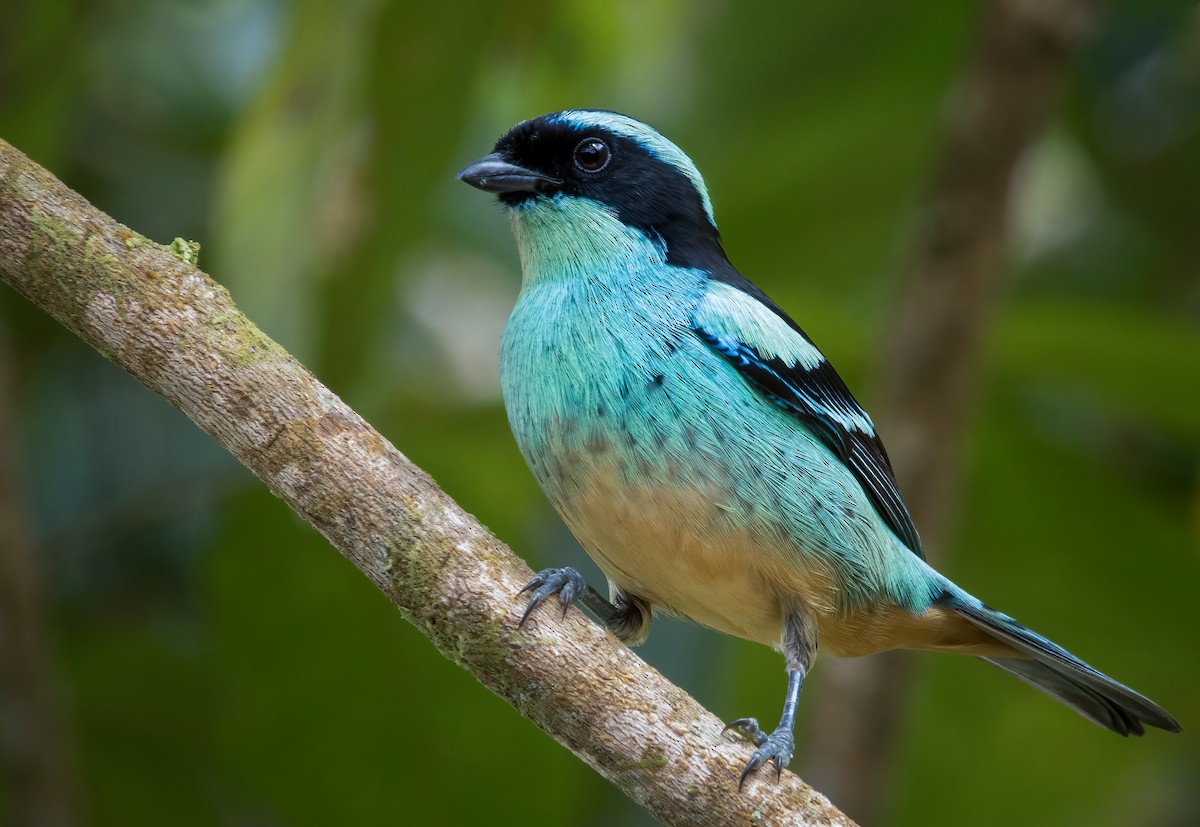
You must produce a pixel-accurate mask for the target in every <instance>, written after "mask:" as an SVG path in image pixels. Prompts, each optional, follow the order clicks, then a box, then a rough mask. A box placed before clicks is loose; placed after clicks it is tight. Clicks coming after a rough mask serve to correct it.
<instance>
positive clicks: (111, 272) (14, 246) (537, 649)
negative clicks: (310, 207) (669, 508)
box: [0, 141, 851, 825]
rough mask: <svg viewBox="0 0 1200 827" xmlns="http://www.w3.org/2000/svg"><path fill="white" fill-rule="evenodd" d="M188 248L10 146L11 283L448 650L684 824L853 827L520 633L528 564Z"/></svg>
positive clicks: (628, 667) (570, 629) (694, 724)
mask: <svg viewBox="0 0 1200 827" xmlns="http://www.w3.org/2000/svg"><path fill="white" fill-rule="evenodd" d="M177 252H179V251H177ZM186 257H187V256H186V255H184V256H182V257H177V255H175V254H172V252H171V251H169V250H168V249H167V248H164V247H162V246H160V245H158V244H155V243H153V242H151V241H149V240H147V239H146V238H144V237H142V236H140V235H138V234H137V233H135V232H133V231H131V230H129V229H127V228H126V227H123V226H121V225H120V224H118V223H116V222H115V221H113V220H112V219H111V218H109V217H108V216H106V215H104V214H103V213H101V212H100V211H98V210H96V209H95V208H94V207H92V206H91V205H90V204H88V203H87V202H86V201H84V199H83V198H81V197H80V196H78V195H77V194H75V193H73V192H72V191H70V190H69V189H67V188H66V187H65V186H64V185H63V184H62V183H60V182H59V181H57V180H55V179H54V178H53V176H51V175H50V174H49V173H48V172H46V171H45V170H43V169H41V168H40V167H38V166H37V165H36V164H34V163H33V162H32V161H30V160H29V159H28V158H26V157H25V156H23V155H22V154H21V153H19V152H17V151H16V150H15V149H13V148H12V147H11V146H10V145H8V144H6V143H4V142H3V141H0V278H3V280H4V281H7V282H8V283H9V284H11V285H12V286H13V287H15V288H16V289H17V290H18V291H20V292H21V293H22V294H24V295H25V296H26V297H28V298H29V299H30V301H32V302H34V303H35V304H37V305H39V306H40V307H42V308H43V309H44V310H46V311H47V312H48V313H50V314H51V315H52V316H54V317H55V318H56V319H57V320H58V321H60V322H61V323H62V324H63V325H65V326H66V327H67V328H68V329H70V330H71V331H73V332H74V333H76V334H77V335H79V336H80V337H81V338H82V339H84V340H85V341H86V342H88V343H89V344H90V345H92V346H93V347H95V348H96V349H97V350H99V351H100V352H101V353H102V354H104V355H105V356H106V357H108V358H109V359H110V360H112V361H113V362H115V363H116V364H118V365H120V366H121V367H123V368H124V369H125V370H127V371H129V373H131V374H132V375H133V376H134V377H135V378H136V379H138V380H139V381H140V382H142V383H143V384H145V385H146V386H147V387H149V388H151V389H152V390H154V391H155V392H157V393H159V394H161V395H162V396H164V397H165V398H167V399H168V400H169V401H170V402H171V403H172V404H173V405H175V406H176V407H177V408H179V409H180V410H181V411H183V412H184V413H185V414H187V416H188V417H190V418H191V419H192V420H193V421H194V422H195V423H196V424H197V425H199V426H200V427H201V428H202V429H204V431H205V432H207V433H208V434H209V435H211V436H212V437H213V438H214V439H216V440H217V441H218V442H220V443H221V445H223V446H224V447H225V448H227V449H228V450H229V451H230V452H231V453H232V454H233V455H234V456H236V457H237V458H238V460H240V461H241V462H242V463H243V464H245V465H246V467H247V468H249V469H250V470H251V471H253V472H254V473H255V474H256V475H257V476H258V477H259V478H260V479H261V480H262V481H263V482H264V483H266V485H267V486H268V487H269V488H270V489H271V490H272V491H274V492H275V493H276V494H278V495H279V496H280V497H282V498H283V500H284V501H285V502H287V504H288V505H289V506H291V507H292V508H293V509H294V510H295V511H296V512H297V513H298V514H300V515H301V516H302V517H304V519H305V520H307V521H308V522H309V523H310V524H311V525H312V526H313V527H314V528H316V529H317V530H318V531H320V532H321V533H322V534H323V535H325V537H327V538H328V539H329V541H330V542H331V543H332V544H333V545H334V546H335V547H337V548H338V550H340V551H341V552H342V554H344V555H345V556H346V557H347V558H348V559H349V560H350V561H351V562H353V563H354V565H355V566H357V567H358V568H359V569H360V570H361V571H362V572H363V574H365V575H366V576H367V577H368V578H370V580H371V582H373V583H374V584H375V585H376V586H377V587H378V588H379V589H380V590H381V591H383V592H384V594H386V595H387V596H388V598H389V599H390V600H391V601H392V602H393V603H395V604H396V606H397V608H399V609H400V611H401V613H403V615H404V616H405V617H406V618H407V619H408V620H409V621H411V622H412V623H413V624H414V625H415V626H416V627H417V628H418V629H420V630H421V631H422V632H424V633H425V634H426V635H427V636H428V637H429V638H430V640H432V641H433V643H434V645H436V646H437V647H438V649H439V650H440V651H441V652H442V653H443V654H444V655H446V657H448V658H450V659H451V660H453V661H454V662H455V663H457V664H459V665H460V666H462V667H463V668H464V669H466V670H468V671H469V672H471V674H473V675H474V676H475V677H476V678H477V679H478V680H479V681H480V682H481V683H482V684H483V685H484V686H486V687H487V688H488V689H490V690H492V691H493V692H495V693H496V694H497V695H499V696H500V697H502V698H504V699H505V700H506V701H508V702H509V703H510V704H512V705H513V706H514V707H515V708H516V709H517V710H518V711H519V712H520V713H521V714H522V715H524V716H525V717H527V718H529V719H530V720H531V721H533V722H534V723H535V724H537V725H538V726H539V727H541V728H542V729H544V730H545V731H546V732H548V733H549V734H550V735H552V736H553V737H554V738H555V739H557V740H558V741H559V742H560V743H562V744H563V745H564V746H566V747H567V748H568V749H570V750H571V751H572V752H574V753H575V754H576V755H578V756H579V757H580V758H582V759H583V760H584V761H586V762H587V763H588V764H589V765H591V766H592V767H593V768H595V769H596V770H597V771H598V772H600V773H601V774H602V775H603V776H604V777H606V778H608V779H609V780H611V781H612V782H613V783H614V784H616V785H617V786H618V787H620V788H621V790H623V791H624V792H625V793H626V794H627V795H629V796H630V797H631V798H632V799H634V800H635V801H637V802H638V803H639V804H641V805H642V806H644V807H645V808H646V809H648V810H649V811H650V812H651V813H652V814H653V815H654V816H655V817H656V818H658V819H659V820H661V821H662V822H664V823H666V824H672V825H676V824H678V825H701V824H703V825H726V824H728V825H733V824H739V825H746V824H757V823H761V824H794V825H802V824H803V825H808V824H839V825H848V824H851V822H850V820H849V819H847V818H846V817H845V816H844V815H842V814H841V813H840V812H838V811H837V810H836V809H835V808H834V807H833V806H832V805H830V803H829V802H828V800H827V799H825V797H824V796H822V795H820V794H819V793H817V792H815V791H814V790H813V789H812V788H810V787H808V786H807V785H805V784H804V782H802V781H800V779H799V778H797V777H796V776H794V775H792V774H790V773H784V776H783V778H782V780H781V781H779V782H778V783H776V781H775V780H774V777H773V775H771V774H770V773H760V775H759V777H757V778H756V779H755V780H754V781H752V782H751V783H750V784H749V785H748V788H747V791H746V792H745V793H742V794H739V793H738V789H737V780H738V774H739V773H740V771H741V769H742V766H743V765H744V763H745V761H746V760H747V759H748V757H749V754H750V747H749V746H748V745H747V744H745V743H738V742H737V741H735V740H734V739H733V738H732V736H725V737H722V736H721V735H720V732H721V726H722V724H721V721H719V720H718V719H717V718H716V717H714V716H713V715H712V714H711V713H709V712H708V711H706V710H705V709H704V708H703V707H701V706H700V705H699V704H697V703H696V702H695V701H694V700H693V699H692V698H691V697H689V696H688V695H687V694H686V693H684V692H683V691H682V690H680V689H678V688H677V687H675V686H673V685H672V684H671V683H669V682H668V681H667V680H665V679H664V678H663V677H662V676H661V675H659V674H658V672H656V671H655V670H653V669H651V668H650V667H648V666H647V665H646V664H645V663H644V662H643V661H642V660H640V659H639V658H638V657H637V656H636V655H635V654H634V653H633V652H631V651H630V650H629V649H628V648H626V647H625V646H624V645H622V644H621V643H619V642H618V641H617V640H616V639H615V638H614V637H612V636H611V635H609V634H608V633H607V632H605V631H604V630H603V629H602V628H600V627H599V626H597V625H596V624H594V623H592V622H591V621H590V620H588V619H587V618H586V617H585V616H584V615H582V614H581V613H580V612H578V611H572V612H570V613H569V614H568V615H567V617H566V619H565V620H561V621H560V620H559V618H558V614H557V613H556V612H553V611H550V612H542V613H539V614H538V615H536V616H535V618H534V619H533V620H531V622H530V623H529V624H528V625H527V627H526V628H525V629H524V630H523V631H518V630H517V628H516V618H517V617H518V615H519V610H520V608H521V601H520V599H519V598H518V597H517V596H516V595H517V591H518V589H520V588H521V586H522V585H524V583H525V582H526V581H527V580H528V579H529V577H530V576H531V573H530V571H529V569H528V567H527V566H526V565H525V564H524V562H522V561H521V560H520V559H519V558H517V557H515V556H514V555H513V554H512V552H511V551H509V550H508V548H506V547H505V546H504V545H503V544H501V543H500V541H498V540H497V539H496V538H495V537H493V536H492V535H491V534H489V533H488V532H487V531H486V530H485V529H484V528H483V527H482V526H480V524H479V523H478V522H476V520H475V519H474V518H473V517H472V516H471V515H469V514H467V513H466V512H464V511H463V510H462V509H461V508H459V507H458V505H456V504H455V502H454V501H453V500H452V499H450V497H449V496H447V495H446V494H445V493H444V492H442V491H441V489H439V488H438V487H437V485H436V484H435V483H434V481H433V480H432V479H431V478H430V477H429V476H428V475H427V474H425V473H424V472H423V471H421V470H420V469H419V468H417V467H416V466H414V465H413V464H412V463H411V462H409V461H408V460H407V459H406V458H405V457H404V455H403V454H401V453H400V452H399V451H397V450H396V449H395V448H394V447H392V445H391V444H390V443H389V442H388V441H387V440H386V439H384V438H383V437H382V436H380V435H379V433H378V432H376V431H375V430H374V429H373V428H372V427H371V426H370V425H368V424H367V423H366V422H365V421H363V419H362V418H361V417H360V416H358V414H356V413H355V412H354V411H353V410H351V409H350V408H349V407H347V406H346V404H345V403H343V402H342V401H341V400H340V399H338V398H337V397H336V396H335V395H334V394H333V393H331V392H330V391H329V390H328V389H327V388H325V387H324V386H323V385H321V383H320V382H318V381H317V380H316V378H315V377H313V375H312V374H311V373H309V372H308V371H307V370H306V369H305V368H304V367H303V366H302V365H300V363H299V362H297V361H296V360H295V359H293V358H292V357H291V356H289V355H288V353H287V352H286V351H284V350H283V348H281V347H280V346H279V345H278V344H276V343H275V342H273V341H272V340H271V339H269V338H267V336H265V335H264V334H263V333H262V332H261V331H260V330H259V329H258V328H256V327H255V326H254V325H253V324H252V323H251V322H250V321H249V320H247V319H246V318H245V317H244V316H243V315H242V314H241V313H240V312H238V310H237V308H236V307H235V306H234V304H233V301H232V300H231V299H230V296H229V293H228V292H227V291H226V290H225V289H224V288H223V287H221V286H220V285H218V284H216V283H215V282H213V281H212V280H211V279H210V278H209V277H208V276H206V275H205V274H204V273H202V272H200V271H199V270H198V269H196V268H195V267H194V266H192V265H191V264H188V263H186V262H185V261H183V260H182V258H186ZM264 587H265V586H264ZM397 739H398V740H397V748H398V749H399V748H401V744H400V742H399V734H398V735H397Z"/></svg>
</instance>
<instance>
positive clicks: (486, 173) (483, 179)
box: [458, 152, 562, 193]
mask: <svg viewBox="0 0 1200 827" xmlns="http://www.w3.org/2000/svg"><path fill="white" fill-rule="evenodd" d="M458 180H459V181H464V182H466V183H468V184H470V185H471V186H473V187H478V188H479V189H481V190H483V191H484V192H529V193H539V192H546V191H547V190H549V189H552V188H554V187H557V186H558V185H559V184H561V183H562V181H559V180H558V179H557V178H551V177H550V176H548V175H542V174H541V173H540V172H534V171H533V170H531V169H525V167H519V166H517V165H516V164H510V163H509V162H508V161H506V160H504V159H503V158H501V157H500V153H499V152H493V153H492V154H491V155H484V156H483V157H482V158H480V159H479V160H478V161H476V162H475V163H473V164H471V165H470V166H469V167H467V168H466V169H464V170H463V171H462V172H460V173H459V174H458Z"/></svg>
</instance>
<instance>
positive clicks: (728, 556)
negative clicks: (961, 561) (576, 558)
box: [561, 472, 1013, 657]
mask: <svg viewBox="0 0 1200 827" xmlns="http://www.w3.org/2000/svg"><path fill="white" fill-rule="evenodd" d="M725 499H727V498H723V497H722V493H721V491H720V490H719V489H717V488H708V489H701V488H697V487H693V486H686V485H678V484H669V483H668V484H653V485H630V484H625V483H622V482H620V481H619V479H618V476H617V475H616V474H613V473H604V472H597V473H592V474H589V475H588V476H587V479H586V482H584V484H582V485H580V486H579V487H578V488H577V489H576V494H575V495H574V496H573V497H571V498H570V499H569V500H568V501H567V502H564V503H562V504H561V511H562V515H563V517H564V519H565V520H566V522H567V524H568V526H569V527H570V528H571V530H572V532H573V533H574V534H575V536H576V537H577V538H578V539H579V541H580V543H581V544H582V545H583V547H584V548H585V550H587V552H588V554H589V555H590V556H591V557H592V559H594V560H595V561H596V563H597V564H598V565H599V566H600V568H601V569H602V570H603V571H604V574H605V576H607V577H608V579H609V580H611V581H612V582H613V583H615V584H616V585H618V586H619V587H620V588H622V589H623V590H625V591H626V592H629V593H631V594H634V595H637V596H639V597H641V598H643V599H644V600H647V601H648V602H650V603H651V604H653V605H654V607H655V608H656V609H660V610H663V611H666V612H668V613H670V614H674V615H678V616H681V617H686V618H688V619H691V620H694V621H695V622H697V623H700V624H703V625H705V626H708V627H710V628H713V629H716V630H718V631H721V632H724V633H726V634H730V635H734V636H736V637H740V638H743V639H746V640H753V641H757V642H759V643H763V644H766V645H768V646H771V647H774V648H779V647H780V645H781V638H782V628H783V617H784V612H785V608H791V609H792V610H796V609H800V610H802V611H806V612H810V613H813V614H815V615H816V616H817V622H818V629H819V645H820V649H821V650H822V651H825V652H829V653H830V654H834V655H838V656H842V657H856V656H859V655H866V654H871V653H874V652H880V651H886V650H889V649H898V648H908V649H931V650H943V651H946V650H952V651H959V652H965V653H969V654H974V655H981V656H993V657H998V656H1002V657H1011V656H1012V655H1013V650H1012V649H1011V648H1009V647H1008V646H1006V645H1004V644H1000V643H999V642H998V641H996V640H995V639H994V638H992V637H990V636H988V635H987V634H985V633H983V632H981V631H980V630H979V629H978V628H976V627H975V626H973V625H972V624H970V623H967V622H966V621H964V620H963V619H962V618H960V617H959V616H958V615H956V614H954V613H953V612H950V611H948V610H945V609H943V608H942V607H940V606H936V605H935V606H930V607H929V608H928V609H926V610H925V611H923V612H913V611H911V610H909V609H907V608H904V607H901V606H897V605H894V604H889V603H887V602H878V603H873V604H871V605H868V606H862V607H849V608H847V607H839V606H838V605H837V595H838V592H839V585H838V583H837V579H836V573H835V572H834V570H833V569H832V568H831V567H829V566H826V565H823V564H822V563H821V562H820V561H819V560H818V559H814V558H813V557H811V556H809V555H805V554H802V553H800V552H799V551H798V550H797V549H795V548H788V541H787V539H786V538H784V537H782V536H780V535H779V533H778V532H777V531H776V530H773V529H771V528H770V527H769V526H767V525H765V524H759V525H758V526H757V527H756V528H745V527H738V526H737V523H738V522H741V521H740V520H736V519H730V517H731V515H730V509H731V508H732V506H729V505H727V504H724V505H723V503H724V501H725Z"/></svg>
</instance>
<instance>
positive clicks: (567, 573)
mask: <svg viewBox="0 0 1200 827" xmlns="http://www.w3.org/2000/svg"><path fill="white" fill-rule="evenodd" d="M530 589H532V590H533V594H531V595H530V596H529V605H528V606H526V607H525V613H524V614H523V615H521V622H520V623H518V624H517V628H518V629H519V628H521V627H522V626H524V625H525V621H526V620H528V619H529V616H530V615H531V614H533V611H534V609H536V608H537V607H538V606H540V605H542V604H543V603H545V602H546V598H548V597H549V596H550V595H552V594H557V595H558V599H559V601H561V602H562V613H563V617H566V616H567V609H569V608H570V607H571V602H572V601H573V600H575V598H577V597H579V595H581V594H583V592H584V591H585V590H586V589H587V581H586V580H584V579H583V575H582V574H580V573H579V572H578V571H577V570H576V569H573V568H571V567H570V566H564V567H563V568H561V569H542V570H541V571H539V572H538V573H537V574H535V575H534V576H533V579H532V580H530V581H529V582H528V583H526V584H525V588H523V589H521V591H519V592H517V594H524V593H525V592H527V591H529V590H530Z"/></svg>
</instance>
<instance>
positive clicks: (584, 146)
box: [575, 138, 612, 172]
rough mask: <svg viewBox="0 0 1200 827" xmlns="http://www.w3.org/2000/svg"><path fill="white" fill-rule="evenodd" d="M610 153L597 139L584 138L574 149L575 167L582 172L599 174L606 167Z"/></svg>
mask: <svg viewBox="0 0 1200 827" xmlns="http://www.w3.org/2000/svg"><path fill="white" fill-rule="evenodd" d="M610 158H612V153H610V152H609V151H608V144H606V143H604V141H602V140H600V139H599V138H584V139H583V140H582V141H580V142H579V144H578V145H577V146H576V147H575V166H577V167H579V168H580V169H581V170H583V171H584V172H599V171H600V170H602V169H604V168H605V167H606V166H608V162H609V159H610Z"/></svg>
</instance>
